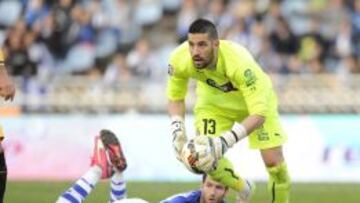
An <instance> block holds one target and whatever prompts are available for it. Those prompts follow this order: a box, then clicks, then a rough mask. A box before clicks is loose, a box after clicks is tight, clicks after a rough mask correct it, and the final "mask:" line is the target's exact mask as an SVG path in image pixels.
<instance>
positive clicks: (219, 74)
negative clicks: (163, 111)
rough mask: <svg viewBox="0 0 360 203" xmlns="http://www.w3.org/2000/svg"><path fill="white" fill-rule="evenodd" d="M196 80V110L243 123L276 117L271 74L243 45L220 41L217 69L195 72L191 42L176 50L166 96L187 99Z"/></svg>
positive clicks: (171, 98)
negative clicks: (252, 118)
mask: <svg viewBox="0 0 360 203" xmlns="http://www.w3.org/2000/svg"><path fill="white" fill-rule="evenodd" d="M190 78H193V79H195V80H197V89H196V95H197V102H196V106H195V113H196V110H197V109H201V108H211V110H212V111H214V113H219V114H221V115H224V114H225V115H226V116H230V117H231V118H233V119H235V120H242V119H244V118H245V117H246V116H248V115H255V114H256V115H261V116H265V117H268V116H277V99H276V95H275V93H274V90H273V88H272V84H271V81H270V78H269V77H268V75H266V74H265V73H264V72H263V70H262V69H261V67H260V66H259V65H258V64H257V63H256V61H255V60H254V59H253V57H252V56H251V54H250V53H249V52H248V51H247V50H246V48H244V47H243V46H241V45H239V44H236V43H234V42H231V41H227V40H221V41H220V45H219V49H218V60H217V64H216V68H214V69H213V70H210V69H208V68H206V69H201V70H199V69H196V68H195V66H194V65H193V61H192V58H191V55H190V51H189V45H188V42H184V43H183V44H181V45H180V46H179V47H178V48H176V49H175V50H174V51H173V52H172V54H171V56H170V61H169V80H168V86H167V96H168V99H169V100H172V101H177V100H182V99H185V96H186V93H187V88H188V87H187V86H188V81H189V79H190Z"/></svg>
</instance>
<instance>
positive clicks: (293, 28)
mask: <svg viewBox="0 0 360 203" xmlns="http://www.w3.org/2000/svg"><path fill="white" fill-rule="evenodd" d="M199 17H202V18H206V19H209V20H211V21H213V22H214V23H215V24H216V25H217V26H218V28H219V32H220V36H221V38H222V39H229V40H233V41H236V42H238V43H240V44H242V45H244V46H245V47H247V48H248V49H249V50H250V52H251V53H252V54H253V55H254V56H255V58H256V59H257V60H258V61H259V63H260V64H261V66H262V67H263V68H264V70H265V71H267V72H269V73H280V74H307V73H311V74H318V73H335V74H340V75H345V76H346V75H348V74H355V73H360V0H253V1H251V0H92V1H90V0H1V1H0V43H1V45H2V47H3V50H4V52H5V54H6V56H7V65H8V68H9V71H10V73H11V74H12V75H15V76H23V77H25V78H31V77H35V76H36V77H40V78H51V77H53V76H58V75H63V74H66V75H85V76H88V77H95V78H101V79H102V80H103V81H104V82H105V83H107V84H112V83H114V82H118V81H124V82H126V81H130V80H131V79H132V78H135V77H136V78H145V79H148V80H153V81H162V80H165V79H166V77H165V76H166V69H167V59H168V56H169V54H170V52H171V50H172V49H173V48H175V47H176V46H177V45H178V44H179V43H181V42H183V41H184V40H186V33H187V30H188V26H189V25H190V23H191V22H192V21H193V20H195V19H196V18H199Z"/></svg>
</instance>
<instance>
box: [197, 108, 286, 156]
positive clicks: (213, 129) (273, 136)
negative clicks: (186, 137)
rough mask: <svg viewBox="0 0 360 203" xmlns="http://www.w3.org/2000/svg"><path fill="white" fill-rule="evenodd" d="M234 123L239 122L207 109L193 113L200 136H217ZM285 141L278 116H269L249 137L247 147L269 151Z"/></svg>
mask: <svg viewBox="0 0 360 203" xmlns="http://www.w3.org/2000/svg"><path fill="white" fill-rule="evenodd" d="M235 121H236V122H239V123H240V122H241V120H236V119H234V118H231V117H230V116H226V115H221V114H218V113H216V111H211V109H209V108H206V109H197V110H196V112H195V128H196V131H197V134H200V135H208V136H219V135H220V134H221V133H222V132H224V131H227V130H230V129H231V127H232V126H233V125H234V122H235ZM286 140H287V136H286V134H285V132H284V130H283V129H282V127H281V124H280V119H279V116H277V115H276V116H269V117H267V118H266V119H265V123H264V124H263V126H262V127H260V128H258V129H256V130H255V131H254V132H252V133H251V134H250V135H249V146H250V148H252V149H269V148H273V147H278V146H281V145H283V144H284V143H285V141H286Z"/></svg>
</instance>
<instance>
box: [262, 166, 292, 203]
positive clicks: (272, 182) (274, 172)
mask: <svg viewBox="0 0 360 203" xmlns="http://www.w3.org/2000/svg"><path fill="white" fill-rule="evenodd" d="M267 171H268V173H269V176H270V179H269V182H268V190H269V192H270V194H271V196H272V203H288V202H289V198H290V176H289V173H288V170H287V166H286V163H285V162H282V163H281V164H279V165H277V166H274V167H268V168H267Z"/></svg>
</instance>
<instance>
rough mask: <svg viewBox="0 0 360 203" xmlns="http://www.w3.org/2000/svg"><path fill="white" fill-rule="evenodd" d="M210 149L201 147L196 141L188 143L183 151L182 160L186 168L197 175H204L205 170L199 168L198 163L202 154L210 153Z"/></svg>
mask: <svg viewBox="0 0 360 203" xmlns="http://www.w3.org/2000/svg"><path fill="white" fill-rule="evenodd" d="M208 151H209V149H208V148H207V147H206V146H204V145H199V144H197V143H196V141H195V140H194V139H190V140H189V141H187V142H186V143H185V145H184V147H183V149H182V151H181V160H182V162H183V164H184V165H185V167H186V168H187V169H188V170H189V171H191V172H193V173H195V174H203V173H205V172H204V171H203V170H201V169H200V168H198V166H197V163H198V162H199V158H200V157H199V156H200V154H205V153H208Z"/></svg>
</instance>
